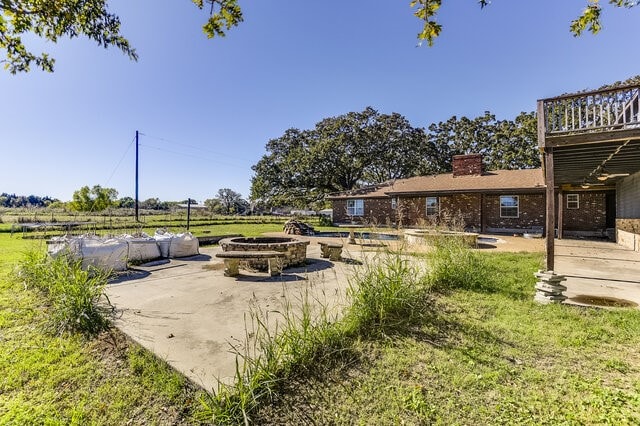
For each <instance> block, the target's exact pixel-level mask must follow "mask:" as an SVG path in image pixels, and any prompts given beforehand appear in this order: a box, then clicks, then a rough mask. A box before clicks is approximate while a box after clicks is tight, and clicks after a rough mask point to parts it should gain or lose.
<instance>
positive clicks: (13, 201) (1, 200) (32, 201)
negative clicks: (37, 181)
mask: <svg viewBox="0 0 640 426" xmlns="http://www.w3.org/2000/svg"><path fill="white" fill-rule="evenodd" d="M58 201H59V200H58V199H55V198H51V197H49V196H44V197H40V196H37V195H16V194H7V193H6V192H3V193H2V194H0V207H48V206H50V205H51V204H53V203H55V202H58Z"/></svg>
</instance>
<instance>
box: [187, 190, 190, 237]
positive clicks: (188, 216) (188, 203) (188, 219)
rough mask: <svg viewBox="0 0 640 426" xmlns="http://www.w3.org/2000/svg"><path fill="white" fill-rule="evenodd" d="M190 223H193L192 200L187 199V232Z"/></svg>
mask: <svg viewBox="0 0 640 426" xmlns="http://www.w3.org/2000/svg"><path fill="white" fill-rule="evenodd" d="M190 223H191V198H187V231H188V230H189V224H190Z"/></svg>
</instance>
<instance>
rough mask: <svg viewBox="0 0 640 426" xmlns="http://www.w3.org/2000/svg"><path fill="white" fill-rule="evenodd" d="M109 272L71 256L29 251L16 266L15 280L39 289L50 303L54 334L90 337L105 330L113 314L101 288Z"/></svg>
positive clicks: (105, 282)
mask: <svg viewBox="0 0 640 426" xmlns="http://www.w3.org/2000/svg"><path fill="white" fill-rule="evenodd" d="M109 275H110V271H105V270H102V269H98V268H93V267H90V268H89V269H88V270H86V271H85V270H83V269H82V261H80V260H74V259H72V258H71V256H57V257H56V258H50V257H49V256H48V255H47V254H46V253H44V252H42V251H30V252H27V253H26V254H25V257H24V259H23V260H22V261H21V262H20V264H19V271H18V277H19V278H21V279H22V280H23V282H24V283H25V285H26V286H28V287H33V288H36V289H38V290H40V291H41V292H42V293H43V294H44V295H45V296H46V298H47V300H48V301H49V303H50V304H51V314H50V318H51V326H52V328H53V329H54V330H55V332H57V333H65V332H78V333H81V334H85V335H94V334H97V333H99V332H100V331H103V330H106V329H107V328H108V327H109V319H108V316H109V314H110V313H111V312H112V311H113V309H112V307H111V304H110V303H109V300H108V299H107V296H106V295H105V294H104V288H105V286H106V284H107V278H108V277H109Z"/></svg>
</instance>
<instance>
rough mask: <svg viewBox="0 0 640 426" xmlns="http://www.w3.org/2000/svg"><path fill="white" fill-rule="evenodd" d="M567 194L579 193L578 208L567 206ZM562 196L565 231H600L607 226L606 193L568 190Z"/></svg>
mask: <svg viewBox="0 0 640 426" xmlns="http://www.w3.org/2000/svg"><path fill="white" fill-rule="evenodd" d="M567 194H578V201H579V207H578V208H577V209H569V208H567ZM562 198H563V201H562V204H563V206H562V207H563V210H562V228H563V230H564V231H598V230H604V229H605V228H606V227H607V209H606V204H605V203H606V193H604V192H573V193H572V192H566V193H564V196H563V197H562Z"/></svg>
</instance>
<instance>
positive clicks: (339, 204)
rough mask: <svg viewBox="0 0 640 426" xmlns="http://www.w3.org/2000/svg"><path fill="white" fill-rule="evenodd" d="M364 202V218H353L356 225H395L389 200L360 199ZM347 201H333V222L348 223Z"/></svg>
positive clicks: (349, 218)
mask: <svg viewBox="0 0 640 426" xmlns="http://www.w3.org/2000/svg"><path fill="white" fill-rule="evenodd" d="M361 199H362V200H364V216H361V217H358V216H354V217H353V220H354V222H357V223H365V224H371V225H387V224H389V225H391V224H395V223H396V220H397V218H396V211H395V210H393V209H392V208H391V198H361ZM350 221H351V217H349V216H348V215H347V201H346V200H333V222H334V223H348V222H350Z"/></svg>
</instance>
